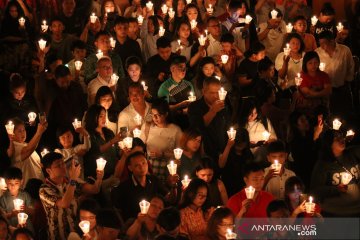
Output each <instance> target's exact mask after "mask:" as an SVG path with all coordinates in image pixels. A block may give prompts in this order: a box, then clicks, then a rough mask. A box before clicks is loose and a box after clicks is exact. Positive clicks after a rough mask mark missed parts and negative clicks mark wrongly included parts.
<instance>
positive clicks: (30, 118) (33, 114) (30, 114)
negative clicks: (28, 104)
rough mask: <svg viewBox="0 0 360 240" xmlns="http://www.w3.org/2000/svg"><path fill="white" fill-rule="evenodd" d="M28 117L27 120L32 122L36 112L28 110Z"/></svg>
mask: <svg viewBox="0 0 360 240" xmlns="http://www.w3.org/2000/svg"><path fill="white" fill-rule="evenodd" d="M28 118H29V122H34V121H35V119H36V113H34V112H29V114H28Z"/></svg>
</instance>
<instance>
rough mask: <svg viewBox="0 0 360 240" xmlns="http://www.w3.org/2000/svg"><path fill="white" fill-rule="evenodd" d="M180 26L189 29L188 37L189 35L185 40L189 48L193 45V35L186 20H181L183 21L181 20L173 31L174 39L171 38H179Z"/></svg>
mask: <svg viewBox="0 0 360 240" xmlns="http://www.w3.org/2000/svg"><path fill="white" fill-rule="evenodd" d="M181 25H186V26H188V27H189V29H190V35H189V37H188V38H187V40H188V42H189V46H191V45H192V44H193V43H194V38H193V35H192V34H191V25H190V22H189V21H188V20H186V19H183V20H181V21H180V22H179V23H178V24H177V27H176V29H175V31H174V37H173V39H175V40H176V39H179V38H180V36H179V30H180V28H181Z"/></svg>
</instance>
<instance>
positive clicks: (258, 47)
mask: <svg viewBox="0 0 360 240" xmlns="http://www.w3.org/2000/svg"><path fill="white" fill-rule="evenodd" d="M264 50H265V46H264V45H263V44H262V43H261V42H258V41H257V42H254V43H253V44H251V46H250V48H249V49H248V50H247V51H246V52H245V54H244V55H245V57H246V58H249V57H251V56H252V55H253V54H258V53H259V52H261V51H264Z"/></svg>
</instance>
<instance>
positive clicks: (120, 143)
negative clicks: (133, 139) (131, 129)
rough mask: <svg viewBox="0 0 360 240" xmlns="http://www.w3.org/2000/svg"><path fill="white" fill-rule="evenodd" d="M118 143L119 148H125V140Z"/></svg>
mask: <svg viewBox="0 0 360 240" xmlns="http://www.w3.org/2000/svg"><path fill="white" fill-rule="evenodd" d="M118 145H119V148H120V149H124V148H125V144H124V142H123V141H120V142H119V143H118Z"/></svg>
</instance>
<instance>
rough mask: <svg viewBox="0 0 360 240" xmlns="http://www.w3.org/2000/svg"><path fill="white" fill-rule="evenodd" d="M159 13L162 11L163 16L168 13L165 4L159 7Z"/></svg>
mask: <svg viewBox="0 0 360 240" xmlns="http://www.w3.org/2000/svg"><path fill="white" fill-rule="evenodd" d="M161 11H162V13H163V14H164V15H166V14H167V12H168V6H167V5H166V4H163V5H162V6H161Z"/></svg>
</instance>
